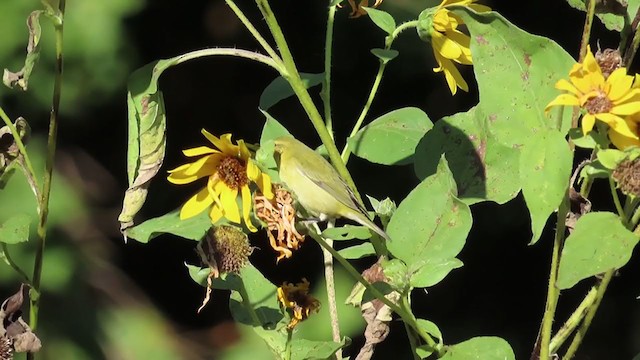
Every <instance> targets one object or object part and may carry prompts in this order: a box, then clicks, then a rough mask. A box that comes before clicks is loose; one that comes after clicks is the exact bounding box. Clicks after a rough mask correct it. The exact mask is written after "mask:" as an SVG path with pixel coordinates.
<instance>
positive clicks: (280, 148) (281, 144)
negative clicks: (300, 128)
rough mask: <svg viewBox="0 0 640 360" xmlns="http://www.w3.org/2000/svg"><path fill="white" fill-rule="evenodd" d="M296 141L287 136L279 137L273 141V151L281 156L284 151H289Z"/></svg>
mask: <svg viewBox="0 0 640 360" xmlns="http://www.w3.org/2000/svg"><path fill="white" fill-rule="evenodd" d="M295 141H296V140H295V139H294V138H293V137H292V136H289V135H285V136H280V137H279V138H277V139H275V140H274V141H273V144H274V150H275V151H276V152H278V153H280V154H282V153H283V152H284V151H285V150H287V149H289V148H290V147H291V146H292V145H293V144H294V142H295Z"/></svg>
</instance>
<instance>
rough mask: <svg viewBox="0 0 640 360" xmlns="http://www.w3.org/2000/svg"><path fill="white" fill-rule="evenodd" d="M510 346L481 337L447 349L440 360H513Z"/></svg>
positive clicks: (495, 338) (494, 339)
mask: <svg viewBox="0 0 640 360" xmlns="http://www.w3.org/2000/svg"><path fill="white" fill-rule="evenodd" d="M515 358H516V356H515V354H514V353H513V349H511V345H509V343H508V342H506V341H505V340H504V339H501V338H499V337H493V336H482V337H475V338H472V339H469V340H467V341H464V342H461V343H459V344H455V345H451V346H448V347H447V353H446V354H444V356H443V357H441V358H440V359H441V360H476V359H477V360H515Z"/></svg>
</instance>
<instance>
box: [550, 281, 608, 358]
mask: <svg viewBox="0 0 640 360" xmlns="http://www.w3.org/2000/svg"><path fill="white" fill-rule="evenodd" d="M614 273H615V269H611V270H609V271H607V272H606V273H605V274H604V276H603V277H602V280H600V284H598V285H597V288H598V290H597V292H596V298H595V300H594V302H593V304H592V305H591V307H589V310H588V311H587V314H586V315H585V317H584V321H583V322H582V325H580V328H579V329H578V331H577V332H576V335H575V336H574V337H573V340H572V341H571V345H569V349H567V352H566V354H565V355H564V356H563V357H562V359H564V360H570V359H571V358H572V357H573V356H574V355H575V354H576V351H577V350H578V347H579V346H580V344H581V343H582V339H584V336H585V335H586V333H587V330H588V329H589V326H590V325H591V321H592V320H593V317H594V316H595V315H596V312H597V311H598V307H599V306H600V302H602V298H603V296H604V293H605V291H607V286H609V282H610V281H611V278H612V277H613V274H614Z"/></svg>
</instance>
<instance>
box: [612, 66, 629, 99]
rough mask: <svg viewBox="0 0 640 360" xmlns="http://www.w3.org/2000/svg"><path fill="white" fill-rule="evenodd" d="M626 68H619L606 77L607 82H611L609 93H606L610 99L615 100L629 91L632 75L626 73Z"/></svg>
mask: <svg viewBox="0 0 640 360" xmlns="http://www.w3.org/2000/svg"><path fill="white" fill-rule="evenodd" d="M626 72H627V70H626V69H625V68H619V69H617V70H616V71H614V72H613V73H611V75H609V78H608V79H607V83H608V84H611V89H610V90H609V94H607V95H608V96H607V97H608V98H609V99H610V100H611V101H614V102H615V101H616V100H618V99H620V98H621V97H623V96H624V95H625V94H627V93H628V92H629V90H630V89H631V85H632V84H633V76H628V75H626Z"/></svg>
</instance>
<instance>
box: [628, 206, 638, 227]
mask: <svg viewBox="0 0 640 360" xmlns="http://www.w3.org/2000/svg"><path fill="white" fill-rule="evenodd" d="M638 221H640V207H639V208H636V210H635V212H634V213H633V216H632V217H631V220H630V221H629V227H630V228H631V229H633V228H635V227H636V226H637V225H638Z"/></svg>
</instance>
